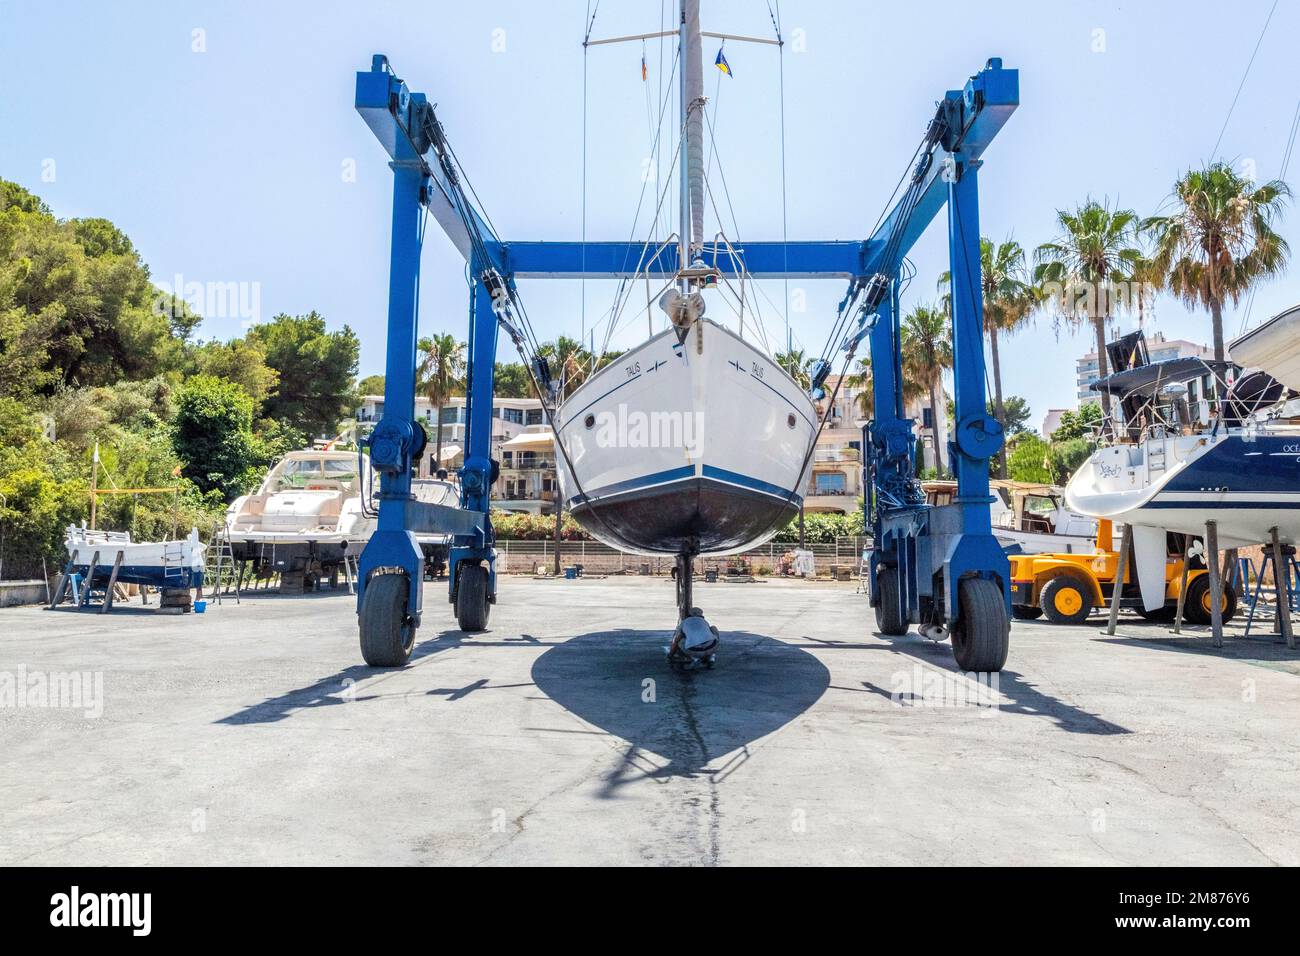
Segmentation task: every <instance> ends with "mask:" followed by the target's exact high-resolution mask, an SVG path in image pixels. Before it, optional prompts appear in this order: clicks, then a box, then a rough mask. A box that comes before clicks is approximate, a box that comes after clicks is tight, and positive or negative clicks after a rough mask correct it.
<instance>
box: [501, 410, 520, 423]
mask: <svg viewBox="0 0 1300 956" xmlns="http://www.w3.org/2000/svg"><path fill="white" fill-rule="evenodd" d="M501 417H502V418H503V419H505V420H506V421H508V422H514V423H515V424H516V425H522V424H523V423H524V411H523V409H522V408H503V409H501Z"/></svg>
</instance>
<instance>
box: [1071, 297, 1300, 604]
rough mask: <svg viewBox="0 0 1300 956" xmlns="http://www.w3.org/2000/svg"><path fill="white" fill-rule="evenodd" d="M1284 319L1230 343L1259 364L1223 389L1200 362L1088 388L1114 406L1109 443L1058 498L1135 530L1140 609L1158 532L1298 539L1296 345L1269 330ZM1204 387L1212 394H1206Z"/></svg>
mask: <svg viewBox="0 0 1300 956" xmlns="http://www.w3.org/2000/svg"><path fill="white" fill-rule="evenodd" d="M1294 314H1295V310H1293V311H1292V312H1288V313H1284V314H1283V315H1282V316H1279V317H1278V318H1277V319H1274V320H1272V321H1271V322H1269V323H1266V324H1265V325H1264V326H1261V328H1259V329H1256V330H1255V331H1254V332H1252V333H1250V334H1249V335H1248V336H1246V337H1245V339H1243V340H1238V342H1234V343H1233V344H1232V346H1231V349H1232V352H1233V354H1234V355H1235V356H1237V357H1239V358H1244V359H1246V360H1247V361H1250V362H1252V363H1253V364H1256V365H1258V366H1260V368H1259V370H1255V371H1252V370H1249V369H1248V370H1247V371H1246V372H1245V374H1242V375H1240V376H1237V377H1236V380H1235V382H1233V383H1232V385H1231V387H1230V388H1226V389H1225V388H1224V386H1225V384H1226V383H1225V382H1224V376H1222V375H1221V373H1224V372H1230V371H1232V370H1231V369H1222V368H1213V367H1211V366H1210V365H1208V364H1206V363H1203V362H1201V361H1200V360H1199V359H1175V360H1173V361H1171V362H1161V363H1155V364H1149V365H1139V366H1136V367H1134V368H1131V369H1127V370H1124V371H1121V372H1118V373H1115V374H1114V375H1111V376H1109V377H1108V378H1106V379H1102V380H1101V381H1099V382H1097V383H1095V384H1094V388H1097V389H1099V390H1100V389H1107V390H1109V391H1111V393H1112V394H1114V395H1116V396H1117V397H1119V399H1120V407H1121V409H1122V417H1123V421H1122V423H1121V424H1120V425H1119V427H1118V428H1117V429H1115V431H1116V432H1117V433H1118V434H1119V440H1118V441H1114V440H1112V441H1111V443H1110V444H1106V445H1103V446H1102V447H1100V448H1098V449H1097V451H1096V452H1094V453H1093V455H1092V456H1091V457H1090V458H1089V459H1088V461H1086V462H1085V463H1084V464H1083V466H1082V467H1081V468H1080V469H1079V470H1078V472H1076V473H1075V475H1074V477H1073V478H1071V480H1070V483H1069V485H1068V487H1067V488H1066V501H1067V503H1068V504H1069V505H1070V507H1071V508H1074V509H1075V510H1077V511H1080V512H1082V513H1084V514H1087V515H1092V516H1094V517H1098V518H1110V519H1111V520H1113V521H1115V522H1116V523H1120V524H1128V525H1130V526H1131V527H1132V528H1133V541H1134V548H1135V550H1134V554H1135V558H1136V564H1137V568H1138V577H1139V583H1140V584H1141V586H1142V594H1143V599H1144V602H1146V603H1147V606H1148V609H1151V608H1152V607H1153V605H1154V602H1155V601H1156V599H1157V596H1159V598H1160V600H1161V601H1163V589H1164V580H1163V576H1164V561H1165V555H1166V544H1167V542H1166V532H1171V531H1172V532H1177V533H1180V534H1185V535H1193V536H1204V535H1205V534H1206V524H1207V522H1209V521H1213V522H1215V529H1216V533H1217V538H1218V544H1219V546H1220V547H1221V548H1237V547H1246V546H1249V545H1256V544H1264V543H1267V542H1269V541H1270V540H1271V537H1272V533H1273V529H1276V531H1277V536H1278V539H1279V541H1280V542H1281V543H1283V544H1288V545H1295V544H1297V543H1300V402H1297V401H1295V400H1294V399H1293V398H1291V395H1292V391H1291V390H1292V389H1294V388H1295V387H1296V386H1300V377H1298V376H1297V374H1296V368H1297V366H1295V365H1294V364H1293V365H1290V366H1288V364H1287V363H1293V362H1294V360H1295V355H1294V353H1295V352H1296V351H1297V348H1300V340H1297V339H1296V338H1295V335H1294V332H1291V331H1288V330H1289V326H1287V325H1286V324H1285V323H1281V324H1275V323H1278V319H1285V318H1287V317H1288V316H1291V315H1294ZM1252 338H1253V339H1254V341H1253V342H1252V343H1250V345H1249V347H1245V348H1243V347H1242V343H1243V342H1245V341H1246V340H1248V339H1252ZM1193 366H1195V367H1193ZM1270 373H1276V374H1277V375H1285V376H1286V379H1278V378H1274V377H1273V375H1272V374H1270ZM1214 379H1217V380H1218V385H1219V388H1218V389H1213V388H1211V389H1207V388H1206V385H1207V384H1210V385H1213V384H1214ZM1198 388H1199V389H1200V392H1199V394H1200V396H1201V397H1199V398H1198V397H1196V394H1197V393H1196V390H1197V389H1198ZM1225 391H1226V394H1224V392H1225ZM1216 395H1223V397H1222V398H1221V399H1216V398H1213V397H1212V396H1216ZM1189 398H1190V399H1191V400H1190V401H1189ZM1214 405H1217V408H1213V407H1212V406H1214ZM1157 592H1159V594H1158V595H1157Z"/></svg>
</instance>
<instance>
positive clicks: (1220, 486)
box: [1065, 426, 1300, 548]
mask: <svg viewBox="0 0 1300 956" xmlns="http://www.w3.org/2000/svg"><path fill="white" fill-rule="evenodd" d="M1065 496H1066V501H1067V503H1068V504H1069V506H1070V507H1071V508H1073V509H1075V510H1076V511H1080V512H1082V513H1084V514H1087V515H1092V516H1094V517H1098V518H1110V519H1112V520H1114V521H1118V522H1123V523H1125V524H1130V525H1135V526H1137V527H1145V528H1160V529H1164V530H1166V531H1176V532H1180V533H1183V534H1192V535H1204V534H1205V525H1206V522H1207V521H1211V520H1212V521H1214V522H1216V527H1217V531H1218V538H1219V543H1220V546H1222V547H1225V548H1233V547H1245V546H1248V545H1252V544H1262V543H1264V542H1267V541H1269V540H1270V535H1271V529H1273V528H1277V531H1278V537H1279V539H1280V540H1281V541H1282V542H1283V543H1285V544H1297V543H1300V429H1296V428H1294V427H1287V426H1280V427H1274V428H1261V429H1258V430H1244V429H1231V430H1228V431H1225V432H1221V433H1219V434H1217V435H1188V436H1177V437H1167V438H1149V439H1147V440H1146V441H1143V442H1139V443H1137V444H1124V445H1112V446H1109V447H1105V448H1100V449H1098V450H1097V451H1096V452H1095V453H1094V454H1093V455H1092V457H1091V458H1089V459H1088V461H1086V462H1085V463H1084V464H1083V466H1082V467H1081V468H1080V469H1079V470H1078V471H1077V472H1076V473H1075V475H1074V477H1073V478H1071V479H1070V484H1069V485H1068V486H1067V487H1066V489H1065Z"/></svg>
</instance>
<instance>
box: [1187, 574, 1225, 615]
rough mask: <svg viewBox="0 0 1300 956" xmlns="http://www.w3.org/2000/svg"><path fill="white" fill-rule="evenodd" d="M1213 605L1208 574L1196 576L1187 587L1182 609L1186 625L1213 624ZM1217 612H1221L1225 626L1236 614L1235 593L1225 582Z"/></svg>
mask: <svg viewBox="0 0 1300 956" xmlns="http://www.w3.org/2000/svg"><path fill="white" fill-rule="evenodd" d="M1212 609H1213V603H1212V601H1211V598H1210V576H1209V575H1208V574H1198V575H1197V576H1196V577H1195V578H1193V579H1192V583H1191V584H1189V585H1187V599H1186V603H1185V605H1184V607H1183V615H1184V616H1185V617H1186V618H1187V623H1188V624H1201V625H1205V626H1207V627H1208V626H1209V625H1210V624H1212V623H1213V620H1214V619H1213V618H1212V617H1211V614H1212V613H1213V612H1212ZM1219 610H1220V611H1222V612H1223V622H1224V623H1225V624H1226V623H1227V622H1228V621H1231V620H1232V616H1233V615H1234V614H1236V613H1237V592H1236V590H1235V589H1233V587H1232V585H1230V584H1229V583H1228V582H1227V581H1224V582H1223V602H1222V603H1221V604H1220V605H1219Z"/></svg>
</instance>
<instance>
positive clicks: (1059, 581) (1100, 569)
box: [1008, 518, 1237, 624]
mask: <svg viewBox="0 0 1300 956" xmlns="http://www.w3.org/2000/svg"><path fill="white" fill-rule="evenodd" d="M1168 538H1169V554H1168V560H1167V561H1166V562H1165V602H1164V604H1163V606H1161V607H1157V608H1155V609H1148V608H1147V607H1146V606H1145V604H1144V603H1143V600H1142V595H1141V593H1140V590H1139V588H1138V584H1137V581H1136V580H1135V577H1134V574H1133V571H1132V568H1133V562H1132V561H1130V562H1128V568H1126V569H1125V573H1124V581H1123V582H1122V585H1121V587H1122V590H1121V591H1120V607H1126V608H1131V609H1133V610H1135V611H1137V612H1138V613H1139V614H1141V615H1142V616H1143V617H1145V618H1146V619H1147V620H1149V621H1172V620H1173V619H1174V614H1175V613H1176V611H1177V608H1178V595H1179V593H1180V592H1181V590H1182V589H1183V588H1184V587H1186V588H1187V596H1186V599H1185V600H1184V604H1183V617H1184V618H1185V619H1186V621H1187V623H1189V624H1209V623H1210V614H1211V610H1212V603H1211V598H1210V580H1209V573H1208V572H1207V570H1206V567H1205V561H1204V558H1203V555H1202V553H1201V552H1200V550H1199V547H1200V545H1199V542H1197V543H1195V544H1193V545H1192V548H1191V553H1190V554H1184V553H1183V550H1182V549H1183V536H1182V535H1176V534H1171V535H1169V536H1168ZM1008 557H1009V559H1010V561H1011V613H1012V614H1013V615H1014V616H1015V617H1016V618H1018V619H1020V620H1022V621H1023V620H1033V619H1035V618H1038V617H1043V616H1045V617H1046V618H1047V619H1048V620H1049V621H1051V622H1053V623H1054V624H1082V623H1083V622H1084V621H1086V620H1087V619H1088V615H1090V614H1091V613H1092V612H1093V610H1094V609H1098V608H1103V607H1106V606H1108V605H1109V603H1110V600H1111V597H1112V595H1113V594H1114V592H1115V576H1116V573H1117V571H1118V568H1119V552H1118V551H1117V550H1116V549H1115V547H1114V532H1113V528H1112V525H1111V522H1110V521H1109V520H1107V519H1105V518H1103V519H1101V520H1100V521H1098V522H1097V550H1096V551H1095V552H1094V553H1092V554H1012V555H1009V556H1008ZM1184 564H1186V565H1187V568H1186V575H1184ZM1157 593H1158V592H1157ZM1220 610H1221V611H1222V613H1223V619H1224V620H1225V621H1227V620H1229V619H1230V618H1231V617H1232V615H1233V614H1234V613H1235V612H1236V610H1237V594H1236V591H1235V590H1234V588H1233V587H1232V585H1231V583H1230V582H1228V581H1226V580H1225V581H1224V586H1223V602H1222V605H1221V607H1220Z"/></svg>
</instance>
